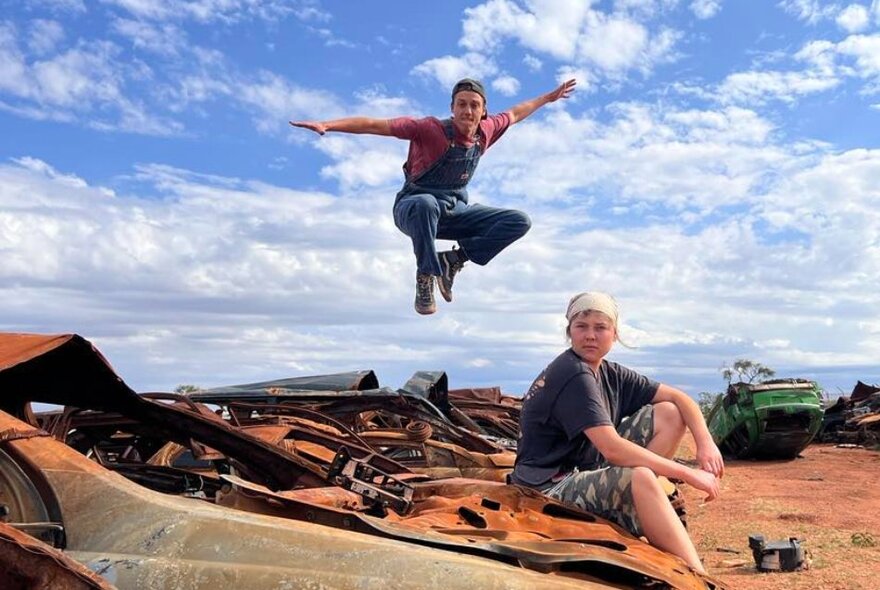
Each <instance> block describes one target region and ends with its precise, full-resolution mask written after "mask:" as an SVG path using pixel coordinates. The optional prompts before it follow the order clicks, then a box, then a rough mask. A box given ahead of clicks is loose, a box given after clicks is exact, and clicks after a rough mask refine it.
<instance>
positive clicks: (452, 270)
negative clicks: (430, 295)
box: [437, 250, 464, 303]
mask: <svg viewBox="0 0 880 590" xmlns="http://www.w3.org/2000/svg"><path fill="white" fill-rule="evenodd" d="M439 258H440V271H441V272H440V276H439V277H437V288H438V289H439V290H440V295H442V296H443V299H445V300H446V301H448V302H449V303H452V282H453V281H454V280H455V275H457V274H458V271H460V270H461V267H463V266H464V262H461V261H460V260H459V259H458V253H457V252H456V251H455V250H447V251H446V252H440V255H439Z"/></svg>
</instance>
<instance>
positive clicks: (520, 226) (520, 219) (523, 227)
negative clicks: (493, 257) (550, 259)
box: [510, 210, 532, 237]
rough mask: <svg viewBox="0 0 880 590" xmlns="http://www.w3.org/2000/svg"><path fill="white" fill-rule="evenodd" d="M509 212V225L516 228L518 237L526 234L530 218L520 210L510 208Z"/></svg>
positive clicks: (530, 223) (529, 226) (530, 226)
mask: <svg viewBox="0 0 880 590" xmlns="http://www.w3.org/2000/svg"><path fill="white" fill-rule="evenodd" d="M510 213H511V215H510V220H511V225H512V226H513V227H515V228H517V231H518V232H519V236H520V237H522V236H524V235H526V233H527V232H528V231H529V230H530V229H531V228H532V220H531V218H530V217H529V216H528V215H526V214H525V213H523V212H522V211H517V210H512V211H511V212H510Z"/></svg>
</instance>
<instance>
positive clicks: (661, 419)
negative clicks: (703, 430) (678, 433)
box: [654, 402, 685, 430]
mask: <svg viewBox="0 0 880 590" xmlns="http://www.w3.org/2000/svg"><path fill="white" fill-rule="evenodd" d="M654 424H655V425H656V426H660V427H666V428H673V429H681V430H684V426H685V423H684V417H683V416H682V415H681V411H680V410H679V409H678V406H676V405H675V404H674V403H672V402H659V403H656V404H654Z"/></svg>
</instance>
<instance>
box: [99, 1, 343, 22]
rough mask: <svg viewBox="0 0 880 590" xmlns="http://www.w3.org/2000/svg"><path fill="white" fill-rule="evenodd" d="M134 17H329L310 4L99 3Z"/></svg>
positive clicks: (206, 19) (209, 19)
mask: <svg viewBox="0 0 880 590" xmlns="http://www.w3.org/2000/svg"><path fill="white" fill-rule="evenodd" d="M101 2H102V3H104V4H108V5H111V6H116V7H118V8H121V9H122V10H124V11H126V12H129V13H130V14H132V15H134V16H135V17H138V18H142V19H152V20H159V21H162V20H184V19H193V20H196V21H198V22H212V21H222V22H235V21H239V20H242V19H245V18H260V19H265V20H269V21H275V20H280V19H283V18H285V17H287V16H289V15H293V16H295V17H296V18H299V19H300V20H303V21H326V20H329V18H330V15H329V14H328V13H327V12H325V11H323V10H321V9H320V7H319V6H318V4H317V3H316V2H313V1H310V0H301V1H293V2H291V1H285V0H101Z"/></svg>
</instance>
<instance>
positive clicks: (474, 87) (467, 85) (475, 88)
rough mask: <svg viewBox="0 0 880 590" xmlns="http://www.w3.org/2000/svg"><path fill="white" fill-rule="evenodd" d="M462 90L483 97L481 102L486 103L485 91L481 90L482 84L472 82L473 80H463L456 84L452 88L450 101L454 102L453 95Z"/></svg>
mask: <svg viewBox="0 0 880 590" xmlns="http://www.w3.org/2000/svg"><path fill="white" fill-rule="evenodd" d="M463 90H470V91H471V92H476V93H477V94H479V95H480V96H482V97H483V102H484V103H485V102H486V89H485V88H483V83H482V82H480V81H479V80H474V79H473V78H464V79H462V80H459V81H458V82H456V83H455V86H453V87H452V99H453V100H455V95H456V94H458V93H459V92H461V91H463Z"/></svg>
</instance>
